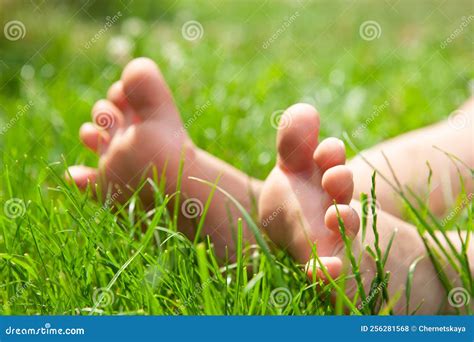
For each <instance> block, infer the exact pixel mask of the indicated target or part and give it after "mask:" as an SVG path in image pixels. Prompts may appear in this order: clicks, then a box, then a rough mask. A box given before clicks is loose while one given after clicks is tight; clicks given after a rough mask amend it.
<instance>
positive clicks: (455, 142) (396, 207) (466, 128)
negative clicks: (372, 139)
mask: <svg viewBox="0 0 474 342" xmlns="http://www.w3.org/2000/svg"><path fill="white" fill-rule="evenodd" d="M454 113H455V114H457V115H452V116H451V117H450V119H449V120H446V121H443V122H440V123H437V124H434V125H432V126H429V127H425V128H421V129H418V130H415V131H412V132H409V133H406V134H403V135H400V136H398V137H396V138H394V139H391V140H388V141H386V142H383V143H381V144H379V145H376V146H374V147H373V148H371V149H369V150H367V151H364V152H362V155H363V156H364V157H365V158H366V159H367V160H368V161H369V162H370V163H371V164H372V165H373V166H374V167H375V168H376V169H378V170H379V171H380V172H381V173H382V174H383V175H384V176H386V177H388V178H389V180H390V181H391V182H392V183H395V181H394V179H393V177H392V173H391V171H390V168H389V166H388V165H387V162H386V160H385V159H384V157H383V154H382V152H383V153H384V154H385V155H386V156H387V159H388V160H389V161H390V164H391V166H392V168H393V171H394V173H395V175H396V177H397V178H398V180H399V181H400V183H401V185H402V186H408V187H410V188H411V189H413V190H414V191H415V193H417V194H418V195H419V196H420V197H422V198H427V197H429V207H430V209H431V211H432V212H433V213H435V214H436V215H439V216H441V215H443V214H445V213H446V210H447V209H448V208H449V207H450V206H451V205H452V204H453V199H455V198H456V196H457V195H458V194H459V192H460V189H461V184H460V181H459V175H458V173H457V170H456V167H455V166H454V164H453V163H452V162H451V161H450V160H449V158H448V157H447V156H446V155H445V154H444V153H443V152H441V151H440V150H438V149H436V148H434V147H438V148H439V149H441V150H443V151H446V152H449V153H451V154H452V155H454V156H456V157H458V158H459V159H460V160H462V161H463V162H464V163H465V164H467V166H469V167H470V168H471V169H472V168H474V142H473V139H474V129H473V124H474V98H471V99H469V100H468V101H467V102H466V103H465V104H464V105H463V106H462V107H461V108H460V109H459V110H457V111H455V112H454ZM427 162H428V163H429V164H430V166H431V169H432V170H433V176H432V186H431V189H429V187H428V172H429V169H428V167H427V164H426V163H427ZM348 166H349V168H350V169H351V170H352V172H353V173H354V182H355V191H354V198H355V199H358V198H359V195H360V193H361V192H365V193H370V188H371V179H370V176H371V174H372V172H373V168H372V167H371V166H369V165H368V164H367V163H366V162H365V161H364V160H363V159H362V158H361V157H360V156H359V157H356V158H354V159H353V160H351V161H350V162H349V163H348ZM458 166H460V170H461V171H462V176H463V179H464V181H465V184H466V190H467V191H468V193H469V192H472V191H473V188H474V183H473V177H472V175H471V174H470V171H469V170H467V168H466V167H465V166H461V165H460V164H459V163H458ZM376 190H377V199H378V201H379V203H380V206H381V208H382V209H383V210H384V211H386V212H388V213H391V214H393V215H395V216H398V217H401V216H402V203H401V201H400V198H399V196H398V195H397V194H396V193H395V192H394V191H393V189H392V188H391V187H390V186H389V184H388V183H387V182H385V181H384V180H382V178H381V177H380V176H379V175H378V176H377V186H376Z"/></svg>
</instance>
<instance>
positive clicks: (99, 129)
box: [69, 58, 260, 255]
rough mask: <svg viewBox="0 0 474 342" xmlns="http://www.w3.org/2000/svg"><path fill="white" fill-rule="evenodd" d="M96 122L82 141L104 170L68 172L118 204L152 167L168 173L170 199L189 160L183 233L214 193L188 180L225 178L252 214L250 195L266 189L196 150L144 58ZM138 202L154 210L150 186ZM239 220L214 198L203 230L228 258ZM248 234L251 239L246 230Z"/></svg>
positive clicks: (99, 106)
mask: <svg viewBox="0 0 474 342" xmlns="http://www.w3.org/2000/svg"><path fill="white" fill-rule="evenodd" d="M203 115H205V113H203ZM92 116H93V120H94V122H95V124H93V123H86V124H84V125H83V126H82V127H81V130H80V136H81V140H82V141H83V143H84V145H86V146H87V147H89V148H90V149H91V150H93V151H95V152H97V153H98V154H99V155H100V160H99V168H98V169H95V168H89V167H85V166H73V167H71V168H70V169H69V173H70V175H71V177H72V178H73V180H74V181H75V183H76V184H77V185H78V186H79V187H80V188H85V187H86V186H87V184H88V183H98V184H99V185H100V187H101V188H102V191H103V192H106V191H107V190H108V189H110V190H109V191H111V192H112V194H114V193H115V196H114V197H112V198H114V199H116V198H118V200H119V201H121V202H124V201H125V200H126V199H127V198H128V197H129V196H130V194H131V192H132V191H133V190H134V189H136V188H137V186H138V185H139V183H140V181H141V180H142V179H144V178H146V177H152V176H153V170H152V167H151V166H153V167H156V169H157V172H158V176H160V175H161V174H162V172H163V170H164V169H165V171H166V187H165V192H166V194H172V193H175V192H176V185H177V179H178V169H179V164H180V160H181V158H183V160H184V170H183V176H182V184H181V189H180V190H181V198H182V199H183V202H182V205H181V208H180V217H179V220H180V222H179V223H180V228H181V229H182V230H183V231H184V232H185V233H187V234H188V235H189V236H193V233H194V228H195V227H196V223H197V222H199V219H200V216H201V214H202V210H203V205H204V204H205V203H206V201H207V198H208V196H209V193H210V190H211V188H210V187H209V186H208V185H205V184H201V183H198V182H196V181H193V180H190V179H189V177H190V176H194V177H197V178H201V179H206V180H208V181H210V182H214V181H215V180H216V179H217V178H218V176H220V181H219V186H221V187H222V188H224V189H225V190H227V191H228V192H230V193H232V194H234V195H236V198H237V200H239V202H240V203H241V204H242V205H243V206H244V207H245V208H246V209H247V210H249V211H250V209H251V198H250V197H251V196H250V195H249V194H251V193H254V194H255V196H258V192H259V188H260V183H259V182H258V181H256V180H252V179H250V178H249V177H248V176H246V175H245V174H243V173H242V172H240V171H238V170H236V169H234V168H233V167H231V166H229V165H228V164H226V163H224V162H222V161H221V160H219V159H217V158H215V157H213V156H211V155H209V154H207V153H206V152H204V151H202V150H200V149H199V148H197V147H196V146H195V145H194V144H193V142H192V141H191V139H190V138H189V136H188V135H187V133H186V130H185V129H184V126H183V124H182V121H181V118H180V115H179V111H178V109H177V107H176V105H175V104H174V101H173V98H172V95H171V92H170V90H169V88H168V87H167V85H166V83H165V81H164V79H163V76H162V75H161V73H160V71H159V69H158V67H157V66H156V64H155V63H154V62H152V61H151V60H149V59H146V58H138V59H135V60H133V61H132V62H130V63H129V64H128V65H127V66H126V68H125V70H124V71H123V74H122V78H121V80H120V81H119V82H117V83H115V84H113V85H112V86H111V88H110V89H109V92H108V99H107V100H100V101H98V102H97V103H96V104H95V106H94V108H93V110H92ZM246 190H247V191H246ZM118 195H120V196H118ZM140 198H141V200H142V202H143V204H144V205H145V206H146V207H152V205H153V203H154V194H153V190H152V187H151V186H145V187H144V188H143V189H142V191H141V192H140ZM186 199H187V200H188V201H185V200H186ZM229 213H230V214H232V219H231V220H229ZM238 217H239V213H238V212H237V210H236V209H235V208H233V206H232V205H230V204H229V203H228V201H227V199H226V198H225V197H224V196H223V195H222V194H221V193H219V192H216V193H215V194H214V199H213V201H212V203H211V206H210V208H209V211H208V213H207V215H206V221H205V222H206V224H205V227H204V231H203V232H204V234H209V235H211V236H212V241H213V243H214V244H215V246H216V250H217V252H218V254H220V255H224V246H229V248H230V251H232V249H233V242H232V234H231V229H230V228H229V227H231V226H232V225H235V223H236V220H237V218H238ZM229 221H232V222H229ZM244 233H246V234H247V238H248V239H249V240H251V237H250V236H249V234H248V232H244Z"/></svg>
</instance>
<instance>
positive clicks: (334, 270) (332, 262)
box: [306, 257, 342, 282]
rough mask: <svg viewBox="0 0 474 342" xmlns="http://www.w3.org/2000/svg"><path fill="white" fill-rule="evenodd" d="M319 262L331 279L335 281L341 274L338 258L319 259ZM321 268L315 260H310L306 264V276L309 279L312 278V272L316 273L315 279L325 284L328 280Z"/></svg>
mask: <svg viewBox="0 0 474 342" xmlns="http://www.w3.org/2000/svg"><path fill="white" fill-rule="evenodd" d="M319 260H320V261H321V263H322V265H323V266H324V267H325V268H326V270H327V273H328V274H329V276H330V277H331V278H332V279H336V278H337V277H338V276H339V275H340V274H341V271H342V261H341V259H339V258H338V257H320V258H319ZM321 268H322V267H321V265H320V264H319V263H318V261H317V260H310V261H309V262H308V263H307V264H306V274H307V275H308V277H309V278H313V272H316V279H321V280H323V281H324V282H327V281H328V278H327V277H326V274H325V273H324V272H323V270H322V269H321Z"/></svg>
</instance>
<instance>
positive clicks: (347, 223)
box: [324, 204, 360, 238]
mask: <svg viewBox="0 0 474 342" xmlns="http://www.w3.org/2000/svg"><path fill="white" fill-rule="evenodd" d="M337 211H339V217H340V219H341V220H342V222H343V223H344V228H345V231H346V235H347V236H349V237H350V238H354V237H355V236H356V235H357V233H358V232H359V223H360V219H359V215H357V212H356V211H355V210H354V209H353V208H352V207H351V206H349V205H345V204H340V205H338V206H337V210H336V206H335V205H332V206H330V207H329V209H328V210H327V211H326V215H325V216H324V224H325V225H326V227H327V228H329V229H330V230H332V231H334V232H335V233H337V234H339V220H338V214H337Z"/></svg>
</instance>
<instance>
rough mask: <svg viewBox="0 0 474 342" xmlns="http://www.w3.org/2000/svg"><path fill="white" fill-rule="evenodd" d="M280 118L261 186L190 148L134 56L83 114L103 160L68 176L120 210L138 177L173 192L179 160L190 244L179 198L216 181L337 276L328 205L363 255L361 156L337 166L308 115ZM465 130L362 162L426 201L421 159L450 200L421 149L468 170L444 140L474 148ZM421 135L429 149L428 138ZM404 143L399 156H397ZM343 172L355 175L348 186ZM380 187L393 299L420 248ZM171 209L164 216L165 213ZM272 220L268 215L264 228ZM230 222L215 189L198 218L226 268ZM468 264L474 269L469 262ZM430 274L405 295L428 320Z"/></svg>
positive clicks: (438, 132) (441, 131)
mask: <svg viewBox="0 0 474 342" xmlns="http://www.w3.org/2000/svg"><path fill="white" fill-rule="evenodd" d="M473 103H474V102H473V101H472V100H470V102H469V103H468V105H466V106H467V107H463V110H464V111H466V112H467V113H468V115H470V117H471V118H472V113H473ZM285 115H290V120H289V121H287V120H282V122H290V123H291V125H289V126H288V127H280V129H279V132H278V141H277V144H278V151H279V155H278V162H277V166H276V167H275V169H274V170H273V171H272V172H271V174H270V175H269V177H268V179H267V180H266V181H265V183H263V182H261V181H259V180H256V179H252V178H250V177H249V176H247V175H245V174H244V173H242V172H240V171H239V170H237V169H235V168H233V167H232V166H230V165H228V164H226V163H224V162H223V161H221V160H219V159H217V158H215V157H213V156H211V155H209V154H208V153H206V152H205V151H203V150H201V149H199V148H198V147H197V146H196V145H195V144H194V143H193V142H192V140H191V139H190V137H189V136H188V135H187V132H186V130H185V129H184V126H183V123H182V121H181V118H180V116H179V111H178V109H177V107H176V105H175V104H174V101H173V98H172V95H171V92H170V90H169V89H168V87H167V85H166V83H165V81H164V79H163V76H162V74H161V72H160V71H159V69H158V68H157V66H156V64H155V63H154V62H152V61H151V60H149V59H147V58H138V59H136V60H133V61H132V62H130V63H129V64H128V65H127V67H126V68H125V69H124V71H123V74H122V77H121V80H120V81H118V82H116V83H114V84H113V85H112V86H111V88H110V89H109V91H108V95H107V99H106V100H100V101H98V102H97V103H96V104H95V106H94V108H93V110H92V118H93V121H94V122H96V123H97V122H98V123H100V122H102V120H101V119H103V118H104V116H105V118H106V119H108V121H107V120H106V122H109V123H110V122H112V124H105V125H102V126H103V127H98V125H97V124H92V123H85V124H84V125H83V126H82V127H81V130H80V137H81V140H82V141H83V143H84V145H86V146H87V147H88V148H90V149H91V150H93V151H94V152H96V153H98V154H99V156H100V159H99V165H98V168H97V169H96V168H90V167H86V166H81V165H76V166H72V167H71V168H69V170H68V175H67V177H68V178H71V180H73V181H74V182H75V183H76V184H77V185H78V187H79V188H81V189H85V188H86V187H87V185H88V184H97V185H98V186H99V187H100V188H101V189H105V191H103V193H104V192H106V190H108V191H109V194H110V193H113V194H120V196H117V197H114V198H116V199H117V200H118V201H120V202H125V201H126V199H127V198H128V197H129V196H130V194H131V192H132V191H133V189H136V188H137V186H138V184H139V183H140V180H141V179H143V178H146V177H152V176H153V173H152V167H154V168H156V170H157V172H158V175H161V174H162V173H164V174H165V175H166V188H165V193H166V194H167V195H173V194H174V193H175V192H176V190H175V189H176V185H177V174H178V168H179V163H180V160H181V156H183V158H184V169H183V177H182V185H181V196H182V201H181V203H180V210H179V226H180V229H181V230H182V231H183V232H184V233H185V234H186V235H188V236H189V237H190V238H193V237H194V233H195V229H196V224H197V221H198V220H199V216H198V217H197V218H191V219H190V218H189V215H186V211H185V210H184V209H183V203H184V202H183V199H192V200H197V201H199V203H201V204H204V203H206V201H207V198H208V196H209V193H210V187H209V186H208V185H205V184H202V183H199V182H196V181H194V180H191V179H190V178H189V177H197V178H201V179H204V180H207V181H209V182H214V181H215V180H216V179H217V178H218V177H220V180H219V183H218V184H219V186H220V187H221V188H223V189H224V190H225V191H227V192H229V193H230V194H232V195H233V196H234V197H235V198H236V199H237V200H238V201H239V202H240V203H241V204H242V205H243V206H244V208H245V209H246V210H247V211H248V212H254V211H255V208H254V205H253V203H254V200H255V199H258V202H259V208H258V210H259V214H260V218H261V222H262V226H263V229H265V230H266V232H267V233H268V235H269V236H270V238H272V240H274V241H275V243H276V244H277V245H279V246H280V247H281V248H287V249H288V251H289V252H290V253H291V254H292V255H293V256H294V257H295V258H296V259H297V260H298V261H300V262H302V263H306V262H307V261H308V260H309V258H310V255H311V243H314V242H317V243H318V251H319V252H320V253H321V254H320V255H321V256H322V260H323V263H324V264H325V266H326V267H327V268H328V271H329V273H330V275H331V276H334V277H336V276H337V275H339V274H340V272H341V270H342V267H343V265H344V257H343V255H344V251H343V249H342V244H341V239H340V236H339V235H338V223H337V220H336V211H335V207H334V205H332V203H333V201H336V203H338V209H339V211H340V214H341V216H342V218H343V221H344V222H345V224H346V229H347V230H348V232H349V233H350V235H351V237H353V238H354V244H355V247H354V248H355V251H356V252H357V251H362V250H363V243H362V241H361V239H360V233H358V227H359V219H358V217H359V216H360V203H358V202H357V201H355V200H352V201H351V200H350V199H351V197H354V198H358V197H359V193H360V192H361V191H363V192H366V193H369V192H370V183H369V180H370V175H371V173H372V169H371V167H369V166H367V164H366V162H365V161H362V160H361V158H356V159H354V160H353V161H351V162H349V163H348V164H347V166H346V165H344V163H345V151H344V146H343V144H341V141H339V140H337V139H334V138H330V139H327V140H325V141H323V142H321V143H320V144H319V145H318V128H319V116H318V115H317V112H316V111H315V110H314V108H312V107H311V106H309V105H305V104H298V105H295V106H292V107H290V108H289V109H288V111H287V112H286V113H285ZM293 116H294V117H293ZM473 121H474V120H471V126H469V125H467V129H466V128H465V129H462V130H461V131H462V132H461V133H460V132H459V130H458V131H456V132H451V133H450V132H448V131H449V125H448V124H447V123H444V124H439V125H435V126H433V127H429V128H426V129H422V130H419V131H415V132H413V133H409V135H407V136H401V137H399V138H395V139H394V140H391V141H388V142H386V143H384V144H381V145H378V146H376V147H375V148H373V149H371V150H369V151H367V153H364V156H365V157H366V158H367V159H368V160H369V161H370V163H371V164H372V165H373V166H375V167H376V168H377V169H381V170H382V171H387V169H386V164H385V159H384V158H383V156H382V155H381V153H380V152H381V151H382V150H383V151H384V152H386V154H387V155H388V156H389V158H390V161H391V163H392V167H393V169H394V170H395V173H396V174H397V176H398V180H399V182H400V183H401V184H403V185H409V186H412V187H414V188H416V189H417V190H419V191H421V192H426V193H428V192H429V191H428V187H427V185H426V183H425V182H421V183H420V181H421V180H422V179H421V178H420V177H418V174H417V172H416V171H417V170H419V169H421V168H422V167H424V165H425V163H424V160H426V159H429V160H430V163H431V165H432V167H433V169H435V170H447V172H448V175H449V177H450V178H451V180H452V182H451V184H452V187H451V189H450V190H451V191H452V193H453V195H456V194H457V193H458V192H459V184H458V183H456V179H457V178H456V168H455V167H454V166H453V165H452V164H449V163H447V162H446V161H445V160H444V161H441V160H440V159H438V157H437V156H435V154H436V153H438V154H439V152H435V150H434V149H433V148H432V147H431V145H429V143H433V144H441V146H440V145H438V146H440V147H442V148H443V147H446V148H447V150H448V151H449V152H451V153H453V154H454V155H457V156H459V157H460V158H461V159H463V160H466V161H467V163H470V167H472V163H473V160H472V157H473V156H472V146H471V147H469V146H468V145H466V144H462V143H458V144H453V143H452V142H453V141H454V140H456V141H460V142H462V141H472V122H473ZM410 134H412V135H410ZM425 136H426V137H430V139H431V140H430V139H426V140H425ZM414 138H416V139H414ZM436 138H438V139H436ZM458 139H459V140H458ZM302 140H303V141H302ZM419 141H427V142H428V144H419ZM401 144H402V146H404V148H403V149H400V148H399V146H400V145H401ZM407 149H409V150H410V152H411V153H415V152H416V156H419V158H415V160H414V161H412V162H411V165H413V167H412V168H411V170H412V171H411V172H408V171H407V170H406V169H407V167H406V150H407ZM423 158H424V159H423ZM448 165H449V166H448ZM384 168H385V169H384ZM352 175H354V176H355V177H354V179H355V182H354V180H353V177H352ZM443 177H445V175H444V174H443V175H439V174H437V173H435V174H434V182H433V183H434V184H438V183H436V182H438V181H439V182H440V181H441V180H443V179H444V178H443ZM423 179H425V178H423ZM467 182H468V189H471V191H472V179H470V178H467ZM469 182H470V183H469ZM377 184H378V185H377V195H378V201H379V202H380V204H381V207H382V209H383V211H385V213H382V212H380V213H379V227H381V228H379V229H381V243H382V246H385V247H386V244H387V243H388V239H389V238H390V236H391V235H392V232H393V231H394V230H395V229H398V233H397V236H396V239H395V241H394V245H393V247H392V249H391V253H390V257H389V260H388V267H389V268H390V270H392V271H393V272H394V274H395V276H392V278H391V282H390V288H389V290H390V291H391V292H394V291H397V290H398V289H399V288H400V287H401V286H402V283H404V281H405V279H406V273H407V270H408V267H409V265H410V264H411V261H412V260H414V258H416V257H417V256H419V255H421V254H422V253H424V248H423V246H422V245H421V244H420V241H419V238H417V234H416V231H415V230H414V228H413V227H412V226H410V225H409V224H407V223H405V222H403V221H401V220H399V219H398V218H396V217H394V216H391V215H390V214H393V215H396V216H400V215H401V210H400V204H399V203H400V202H399V199H398V198H396V196H394V194H393V190H392V189H391V188H390V187H388V185H387V184H385V183H384V182H383V180H378V182H377ZM354 189H355V191H354ZM445 197H446V196H445V194H444V193H443V191H442V190H436V191H433V192H431V193H430V194H429V199H430V205H431V206H432V208H433V209H435V211H436V212H437V213H442V212H444V211H445V210H446V207H447V206H448V205H450V203H449V202H448V201H446V200H445V199H444V198H445ZM140 198H141V200H142V202H143V204H144V205H145V207H149V208H152V207H153V205H154V196H153V189H152V188H151V186H145V187H144V188H143V189H142V190H141V192H140ZM171 202H173V201H171ZM170 209H171V210H173V207H172V205H170ZM275 212H277V215H276V216H275V218H272V220H268V217H270V216H272V217H273V213H275ZM229 213H230V218H229ZM239 215H240V213H239V212H238V210H237V209H236V208H235V207H234V206H233V205H231V204H230V203H229V201H228V199H227V197H225V196H224V195H223V194H222V193H220V192H218V191H216V192H215V194H214V197H213V200H212V202H211V205H210V208H209V211H208V213H207V215H206V221H205V225H204V231H203V234H205V235H210V236H211V238H212V241H213V243H214V245H215V249H216V251H217V253H218V256H219V257H221V258H223V257H224V256H225V255H226V249H227V251H228V255H229V256H230V257H231V259H232V258H233V257H234V252H235V249H234V246H235V244H234V243H233V236H234V232H233V231H232V229H229V228H228V227H235V226H236V222H237V218H238V217H239ZM265 220H267V221H265ZM369 225H370V222H369ZM244 238H245V240H246V241H247V242H250V243H252V242H253V238H252V235H251V233H250V232H249V230H248V229H247V227H244ZM372 239H373V237H372V236H371V235H370V233H368V235H367V237H366V241H365V243H371V241H372ZM471 252H472V251H471ZM471 255H472V253H471ZM363 260H366V258H365V257H364V258H363ZM472 264H474V262H471V265H472ZM363 267H364V269H365V271H364V272H365V273H364V274H365V277H364V279H370V275H371V274H373V269H374V267H373V265H372V264H371V261H370V260H367V261H366V264H364V265H363ZM433 272H434V270H433V269H432V267H431V264H430V263H429V261H422V262H420V264H419V266H418V267H417V272H416V275H415V286H414V288H418V287H419V288H420V291H418V292H417V293H415V294H413V295H412V298H414V303H415V302H419V300H420V299H421V298H423V299H425V301H426V302H429V303H432V305H431V306H424V308H426V310H427V311H426V312H434V310H435V307H437V305H436V304H437V303H438V302H439V300H440V299H439V298H440V297H442V296H443V294H442V290H441V288H440V285H439V284H438V283H437V282H436V280H433V279H436V276H435V275H434V274H433ZM428 282H430V283H434V284H433V285H432V286H431V287H430V288H429V291H426V289H424V291H422V290H421V289H423V287H424V285H426V284H427V283H428ZM349 291H350V290H349ZM423 292H424V293H423ZM428 297H429V298H428ZM414 305H415V304H414ZM401 306H403V304H401ZM415 306H416V305H415ZM412 307H413V306H412ZM397 310H401V308H397Z"/></svg>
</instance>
